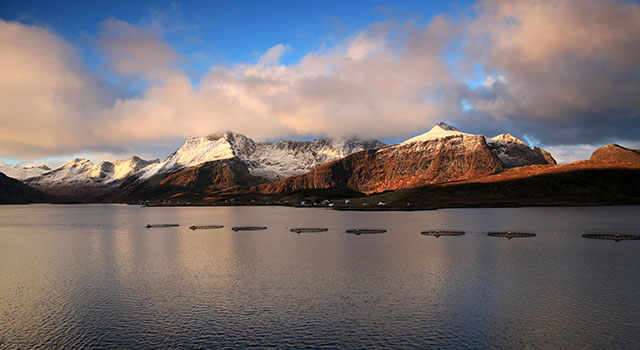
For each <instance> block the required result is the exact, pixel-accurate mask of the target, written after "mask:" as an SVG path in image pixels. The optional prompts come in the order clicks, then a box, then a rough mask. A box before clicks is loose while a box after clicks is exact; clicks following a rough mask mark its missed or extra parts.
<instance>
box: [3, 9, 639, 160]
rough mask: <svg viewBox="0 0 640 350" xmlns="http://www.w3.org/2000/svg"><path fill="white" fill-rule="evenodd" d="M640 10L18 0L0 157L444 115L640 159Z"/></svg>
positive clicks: (380, 133) (399, 128)
mask: <svg viewBox="0 0 640 350" xmlns="http://www.w3.org/2000/svg"><path fill="white" fill-rule="evenodd" d="M639 38H640V6H639V4H638V2H637V1H623V0H608V1H604V0H553V1H545V0H540V1H529V0H527V1H518V0H513V1H500V0H486V1H485V0H478V1H442V2H436V1H378V2H376V1H322V2H320V1H276V2H273V1H188V2H186V1H185V2H162V1H128V2H124V1H110V2H90V1H77V2H73V1H71V2H69V1H56V2H52V1H28V2H25V1H12V0H9V1H7V0H5V1H3V2H2V4H1V5H0V53H2V54H1V55H0V125H2V126H1V127H0V161H2V162H4V163H7V164H30V163H38V162H45V163H48V164H50V165H56V164H60V163H62V162H64V161H67V160H70V159H72V158H75V157H86V158H89V159H91V160H93V161H100V160H116V159H124V158H129V157H131V156H132V155H134V154H135V155H139V156H142V157H144V158H164V157H166V156H167V155H169V154H170V153H171V152H172V151H174V150H175V149H176V148H177V147H179V146H180V145H181V144H182V143H183V142H184V139H185V138H186V137H189V136H204V135H208V134H211V133H216V132H219V131H226V130H232V131H234V132H239V133H242V134H245V135H247V136H249V137H251V138H254V139H256V140H278V139H300V140H307V139H312V138H316V137H325V136H329V137H361V138H378V139H381V140H383V141H385V142H387V143H396V142H400V141H402V140H405V139H408V138H410V137H412V136H415V135H418V134H421V133H423V132H426V131H427V130H429V129H430V128H431V127H432V126H433V125H434V124H435V123H437V122H439V121H445V122H448V123H450V124H452V125H455V126H456V127H458V128H459V129H461V130H462V131H465V132H470V133H478V134H484V135H487V136H494V135H497V134H500V133H504V132H509V133H511V134H513V135H514V136H516V137H518V138H520V139H522V140H524V141H525V142H527V143H528V144H529V145H530V146H541V147H544V148H545V149H547V150H549V151H551V153H552V154H553V155H554V156H555V157H556V159H558V160H559V161H560V162H569V161H574V160H579V159H585V158H588V157H589V155H590V153H591V152H592V151H593V150H595V149H596V148H597V147H599V146H602V145H605V144H609V143H618V144H621V145H623V146H626V147H630V148H640V132H639V131H640V98H639V97H638V96H640V39H639Z"/></svg>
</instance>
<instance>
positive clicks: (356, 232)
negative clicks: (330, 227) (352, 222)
mask: <svg viewBox="0 0 640 350" xmlns="http://www.w3.org/2000/svg"><path fill="white" fill-rule="evenodd" d="M346 232H347V233H351V234H354V235H356V236H359V235H375V234H379V233H385V232H387V230H386V229H383V228H353V229H348V230H347V231H346Z"/></svg>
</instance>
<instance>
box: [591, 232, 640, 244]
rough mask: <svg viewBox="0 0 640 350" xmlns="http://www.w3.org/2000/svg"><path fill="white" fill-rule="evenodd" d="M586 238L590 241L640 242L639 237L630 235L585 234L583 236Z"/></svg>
mask: <svg viewBox="0 0 640 350" xmlns="http://www.w3.org/2000/svg"><path fill="white" fill-rule="evenodd" d="M582 237H584V238H590V239H604V240H611V241H616V242H617V241H637V240H640V236H639V235H629V234H621V233H604V232H601V233H600V232H599V233H585V234H583V235H582Z"/></svg>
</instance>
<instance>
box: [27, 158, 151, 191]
mask: <svg viewBox="0 0 640 350" xmlns="http://www.w3.org/2000/svg"><path fill="white" fill-rule="evenodd" d="M153 163H158V160H157V159H156V160H152V161H146V160H143V159H141V158H140V157H136V156H134V157H132V158H129V159H125V160H118V161H115V162H113V163H112V162H109V161H102V162H99V163H93V162H91V161H90V160H88V159H84V158H76V159H74V160H72V161H69V162H67V163H65V164H63V165H61V166H59V167H57V168H55V169H53V170H51V171H47V172H43V173H41V174H39V175H37V176H32V177H30V178H28V179H25V182H27V183H28V184H30V185H34V186H36V187H40V188H47V187H56V186H77V185H80V186H101V185H111V184H117V183H120V180H123V179H124V178H126V177H128V176H129V175H131V174H133V173H134V172H136V171H138V170H140V169H142V168H144V167H146V166H149V165H150V164H153Z"/></svg>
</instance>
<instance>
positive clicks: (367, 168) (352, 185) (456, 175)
mask: <svg viewBox="0 0 640 350" xmlns="http://www.w3.org/2000/svg"><path fill="white" fill-rule="evenodd" d="M502 169H503V165H502V164H501V162H500V161H499V160H498V159H497V158H496V157H495V156H493V154H492V153H491V150H490V149H489V147H488V146H487V143H486V142H485V138H484V136H482V135H471V134H465V133H462V132H460V131H458V130H457V129H455V128H453V127H451V126H448V125H446V124H445V126H443V125H436V126H435V127H434V128H433V129H432V130H431V131H429V132H428V133H425V134H423V135H420V136H417V137H415V138H413V139H410V140H407V141H405V142H403V143H401V144H398V145H394V146H388V147H383V148H381V149H378V150H366V151H362V152H358V153H354V154H352V155H349V156H347V157H345V158H343V159H340V160H337V161H334V162H330V163H328V164H324V165H321V166H319V167H317V168H315V169H313V170H312V171H310V172H309V173H307V174H304V175H299V176H294V177H291V178H288V179H284V180H282V181H278V182H275V183H271V184H264V185H261V186H259V191H260V192H262V193H281V192H293V191H299V190H303V189H327V188H345V189H350V190H355V191H358V192H362V193H367V194H370V193H377V192H383V191H389V190H398V189H403V188H410V187H416V186H422V185H426V184H432V183H440V182H449V181H456V180H463V179H469V178H474V177H479V176H485V175H489V174H492V173H495V172H497V171H500V170H502Z"/></svg>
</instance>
